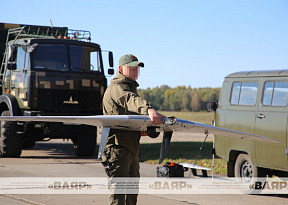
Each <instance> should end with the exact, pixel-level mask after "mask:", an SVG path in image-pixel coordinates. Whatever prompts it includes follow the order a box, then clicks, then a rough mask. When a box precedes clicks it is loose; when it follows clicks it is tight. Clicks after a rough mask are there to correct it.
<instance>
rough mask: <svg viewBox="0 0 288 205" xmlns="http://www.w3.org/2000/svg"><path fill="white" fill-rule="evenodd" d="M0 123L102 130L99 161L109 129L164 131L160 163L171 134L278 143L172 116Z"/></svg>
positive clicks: (52, 118)
mask: <svg viewBox="0 0 288 205" xmlns="http://www.w3.org/2000/svg"><path fill="white" fill-rule="evenodd" d="M0 120H5V121H20V122H24V121H26V122H27V121H28V122H30V121H37V122H60V123H61V122H62V123H70V124H84V125H92V126H97V127H98V128H102V134H101V140H100V146H99V151H98V158H99V159H100V158H101V156H102V153H103V151H104V149H105V146H106V143H107V139H108V135H109V131H110V129H111V128H112V129H121V130H132V131H147V134H148V135H149V136H150V137H152V138H155V137H158V135H159V134H160V131H163V141H162V146H161V151H160V157H159V163H161V162H162V161H163V159H164V158H165V157H166V154H167V151H168V148H169V144H170V141H171V137H172V134H173V132H176V131H178V132H189V133H202V134H205V135H206V137H207V136H208V134H215V135H222V136H230V137H237V138H242V139H244V138H246V139H253V140H260V141H266V142H274V143H277V142H278V141H277V140H274V139H271V138H268V137H263V136H258V135H254V134H249V133H243V132H238V131H233V130H228V129H224V128H219V127H215V126H211V125H206V124H202V123H198V122H193V121H188V120H182V119H177V118H175V117H167V118H162V124H160V125H153V124H152V122H151V121H150V118H149V117H148V116H144V115H94V116H3V117H0Z"/></svg>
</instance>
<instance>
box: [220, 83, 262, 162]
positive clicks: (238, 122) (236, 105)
mask: <svg viewBox="0 0 288 205" xmlns="http://www.w3.org/2000/svg"><path fill="white" fill-rule="evenodd" d="M257 95H258V82H257V81H250V80H249V81H244V80H243V81H242V80H241V79H239V81H235V82H233V84H232V90H231V95H230V100H229V102H230V103H229V105H228V109H227V111H226V115H225V128H227V129H231V130H236V131H240V132H246V133H254V126H255V111H256V110H257V106H256V105H257V102H258V101H257ZM225 145H226V149H228V150H227V151H229V152H230V151H231V150H237V151H242V150H244V151H247V152H248V154H249V155H250V158H251V159H252V160H254V157H255V153H254V141H252V140H242V139H235V138H226V141H225Z"/></svg>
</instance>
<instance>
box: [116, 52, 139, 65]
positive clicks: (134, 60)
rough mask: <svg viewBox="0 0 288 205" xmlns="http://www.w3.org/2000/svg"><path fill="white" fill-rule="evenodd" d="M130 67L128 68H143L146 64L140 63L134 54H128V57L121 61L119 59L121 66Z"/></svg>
mask: <svg viewBox="0 0 288 205" xmlns="http://www.w3.org/2000/svg"><path fill="white" fill-rule="evenodd" d="M125 64H126V65H128V66H141V67H144V63H142V62H139V61H138V58H137V57H136V56H134V55H132V54H127V55H124V56H122V57H121V58H120V59H119V66H122V65H125Z"/></svg>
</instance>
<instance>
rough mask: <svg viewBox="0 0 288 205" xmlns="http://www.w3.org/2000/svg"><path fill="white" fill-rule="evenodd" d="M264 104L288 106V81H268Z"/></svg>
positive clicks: (265, 87) (265, 88) (265, 86)
mask: <svg viewBox="0 0 288 205" xmlns="http://www.w3.org/2000/svg"><path fill="white" fill-rule="evenodd" d="M262 104H263V105H266V106H287V104H288V82H285V81H282V82H274V81H267V82H266V83H265V85H264V92H263V99H262Z"/></svg>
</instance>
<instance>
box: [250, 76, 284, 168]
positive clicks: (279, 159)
mask: <svg viewBox="0 0 288 205" xmlns="http://www.w3.org/2000/svg"><path fill="white" fill-rule="evenodd" d="M262 93H263V94H262V98H261V99H262V100H261V104H260V105H259V107H258V110H257V114H256V121H255V134H256V135H260V136H265V137H270V138H273V139H276V140H278V141H280V143H269V142H261V141H255V150H256V159H257V164H258V165H259V166H265V167H269V168H277V169H287V168H288V163H287V159H288V158H287V155H286V152H287V112H288V110H287V104H288V81H266V82H265V83H264V88H263V92H262Z"/></svg>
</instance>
